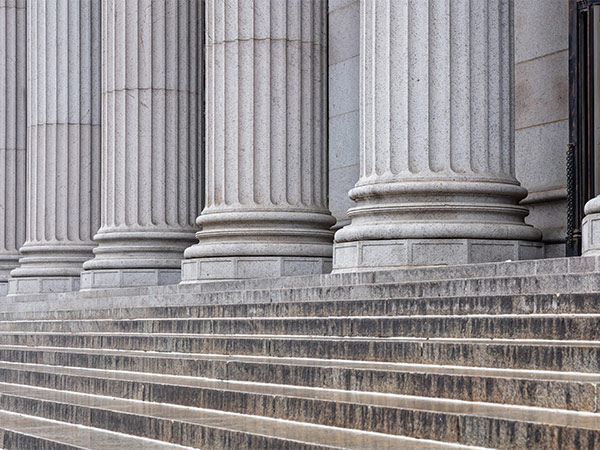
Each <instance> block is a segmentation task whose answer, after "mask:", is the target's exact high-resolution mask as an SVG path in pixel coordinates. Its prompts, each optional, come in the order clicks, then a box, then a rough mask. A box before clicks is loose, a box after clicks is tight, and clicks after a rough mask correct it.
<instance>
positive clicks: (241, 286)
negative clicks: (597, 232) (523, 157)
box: [17, 257, 600, 309]
mask: <svg viewBox="0 0 600 450" xmlns="http://www.w3.org/2000/svg"><path fill="white" fill-rule="evenodd" d="M595 272H600V258H597V257H576V258H573V257H569V258H553V259H538V260H528V261H506V262H495V263H483V264H464V265H450V266H435V267H412V268H403V269H394V270H375V271H364V272H348V273H336V274H327V275H308V276H295V277H281V278H266V279H251V280H228V281H211V282H204V283H192V284H182V285H167V286H138V287H129V288H110V289H94V290H91V291H82V292H80V293H77V294H74V293H55V294H28V295H21V296H19V297H17V299H18V300H20V301H22V302H28V303H32V302H35V301H37V300H41V301H43V302H44V301H57V302H65V301H69V300H73V299H82V298H87V299H92V300H100V299H102V300H105V299H106V300H109V299H111V298H115V297H123V298H125V297H144V296H146V297H147V296H149V295H150V296H153V295H158V296H163V297H164V296H165V295H171V294H174V293H190V294H199V293H209V292H232V291H251V290H257V289H269V290H276V289H293V288H305V287H315V286H342V285H356V284H369V283H375V284H381V283H386V282H390V281H394V282H397V283H400V282H410V281H414V280H421V281H435V280H448V279H469V278H511V277H522V276H538V277H539V276H545V275H565V274H568V275H570V276H573V275H586V274H590V273H595ZM86 307H87V305H86ZM75 309H77V308H75Z"/></svg>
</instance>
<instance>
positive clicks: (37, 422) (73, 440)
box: [0, 410, 189, 450]
mask: <svg viewBox="0 0 600 450" xmlns="http://www.w3.org/2000/svg"><path fill="white" fill-rule="evenodd" d="M0 430H5V431H12V432H15V433H19V434H25V435H27V436H31V437H35V438H38V439H42V440H45V441H52V442H57V443H60V444H63V445H69V446H72V447H78V448H93V449H97V450H103V449H106V450H110V449H115V448H127V449H131V450H153V449H157V450H158V449H184V448H189V447H184V446H181V445H176V444H169V443H167V442H160V441H155V440H153V439H147V438H141V437H136V436H130V435H126V434H122V433H115V432H112V431H107V430H101V429H98V428H92V427H87V426H83V425H74V424H70V423H65V422H59V421H56V420H50V419H44V418H40V417H35V416H29V415H24V414H17V413H12V412H8V411H1V410H0Z"/></svg>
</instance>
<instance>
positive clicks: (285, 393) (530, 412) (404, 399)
mask: <svg viewBox="0 0 600 450" xmlns="http://www.w3.org/2000/svg"><path fill="white" fill-rule="evenodd" d="M9 366H12V367H14V366H15V365H14V364H10V363H2V362H0V367H9ZM22 367H23V369H25V368H28V369H29V370H32V371H33V370H36V371H41V372H46V373H53V374H67V375H76V376H84V377H92V378H102V379H112V380H127V381H137V382H142V383H158V384H169V385H176V386H185V387H193V388H199V389H209V390H217V391H233V392H239V393H250V394H257V395H266V396H277V397H294V398H304V399H313V400H324V401H333V402H345V403H355V404H362V405H369V406H377V407H390V408H398V409H411V410H421V411H431V412H433V411H437V412H444V413H448V414H462V415H476V416H485V417H490V418H498V419H507V420H515V421H523V422H533V423H543V424H551V425H557V426H569V427H576V428H586V429H592V430H600V414H595V413H588V412H577V411H566V410H552V409H547V408H539V407H528V406H515V405H508V404H503V405H499V404H494V403H484V402H475V401H463V400H453V399H438V398H431V397H418V396H413V395H402V394H382V393H373V392H360V391H347V390H342V389H327V388H314V387H304V386H292V385H280V384H270V383H258V382H248V381H235V380H216V379H208V378H200V377H184V376H177V375H159V374H149V373H135V372H124V371H107V370H95V369H85V368H70V367H69V368H67V367H61V366H37V365H30V364H24V365H22ZM1 386H2V384H1V383H0V392H2V387H1ZM10 386H13V385H10ZM9 389H10V388H9ZM60 392H68V391H60Z"/></svg>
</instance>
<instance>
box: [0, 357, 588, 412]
mask: <svg viewBox="0 0 600 450" xmlns="http://www.w3.org/2000/svg"><path fill="white" fill-rule="evenodd" d="M0 361H1V362H0V373H4V376H5V377H8V376H15V375H13V374H12V372H11V373H8V372H6V370H10V371H15V370H16V371H22V370H23V371H25V370H27V371H31V372H33V371H41V372H51V373H63V372H65V371H66V370H67V369H68V370H72V371H74V373H75V374H77V373H78V372H77V370H83V372H82V373H83V374H84V375H85V374H89V373H90V372H89V369H92V370H94V369H99V370H101V371H106V370H109V371H127V372H142V373H150V374H160V375H177V376H187V377H204V378H212V379H221V380H237V381H249V382H269V383H275V384H288V385H294V386H306V387H324V388H340V389H346V390H351V391H369V392H378V393H392V394H405V395H420V396H424V397H435V398H451V399H455V400H467V401H481V402H488V403H507V404H515V405H525V406H539V407H544V408H559V409H567V410H576V411H589V412H597V408H598V403H599V402H598V401H597V393H596V391H597V387H598V384H600V375H596V374H584V373H573V372H566V373H565V372H553V371H532V370H510V369H508V370H507V369H504V370H502V369H489V368H480V367H461V366H434V365H425V364H404V363H378V362H366V361H344V360H324V359H313V358H269V357H262V358H261V357H249V356H241V355H232V356H224V355H202V354H189V355H183V354H179V355H165V354H164V353H158V352H125V351H121V350H119V351H114V350H112V351H111V350H88V349H70V350H67V349H61V348H44V347H40V348H28V347H0ZM27 364H31V366H27V368H25V365H27ZM20 365H23V367H20ZM52 366H62V367H58V368H56V367H52ZM81 368H84V369H81ZM3 369H6V370H5V371H4V372H2V370H3ZM16 375H17V376H21V375H19V374H18V373H17V374H16ZM23 376H25V377H26V376H28V375H23ZM127 376H128V375H127V374H124V375H123V377H125V378H127ZM0 379H1V378H0ZM6 379H8V378H6ZM24 379H26V378H18V379H15V380H16V381H13V382H15V383H19V384H31V383H25V381H23V380H24ZM49 387H51V386H49ZM599 400H600V399H599Z"/></svg>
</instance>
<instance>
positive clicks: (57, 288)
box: [8, 277, 79, 295]
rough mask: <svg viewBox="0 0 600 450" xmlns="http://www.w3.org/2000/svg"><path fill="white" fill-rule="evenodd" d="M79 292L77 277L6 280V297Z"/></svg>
mask: <svg viewBox="0 0 600 450" xmlns="http://www.w3.org/2000/svg"><path fill="white" fill-rule="evenodd" d="M78 290H79V277H19V278H11V279H9V280H8V295H25V294H48V293H53V292H54V293H56V292H71V291H78Z"/></svg>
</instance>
